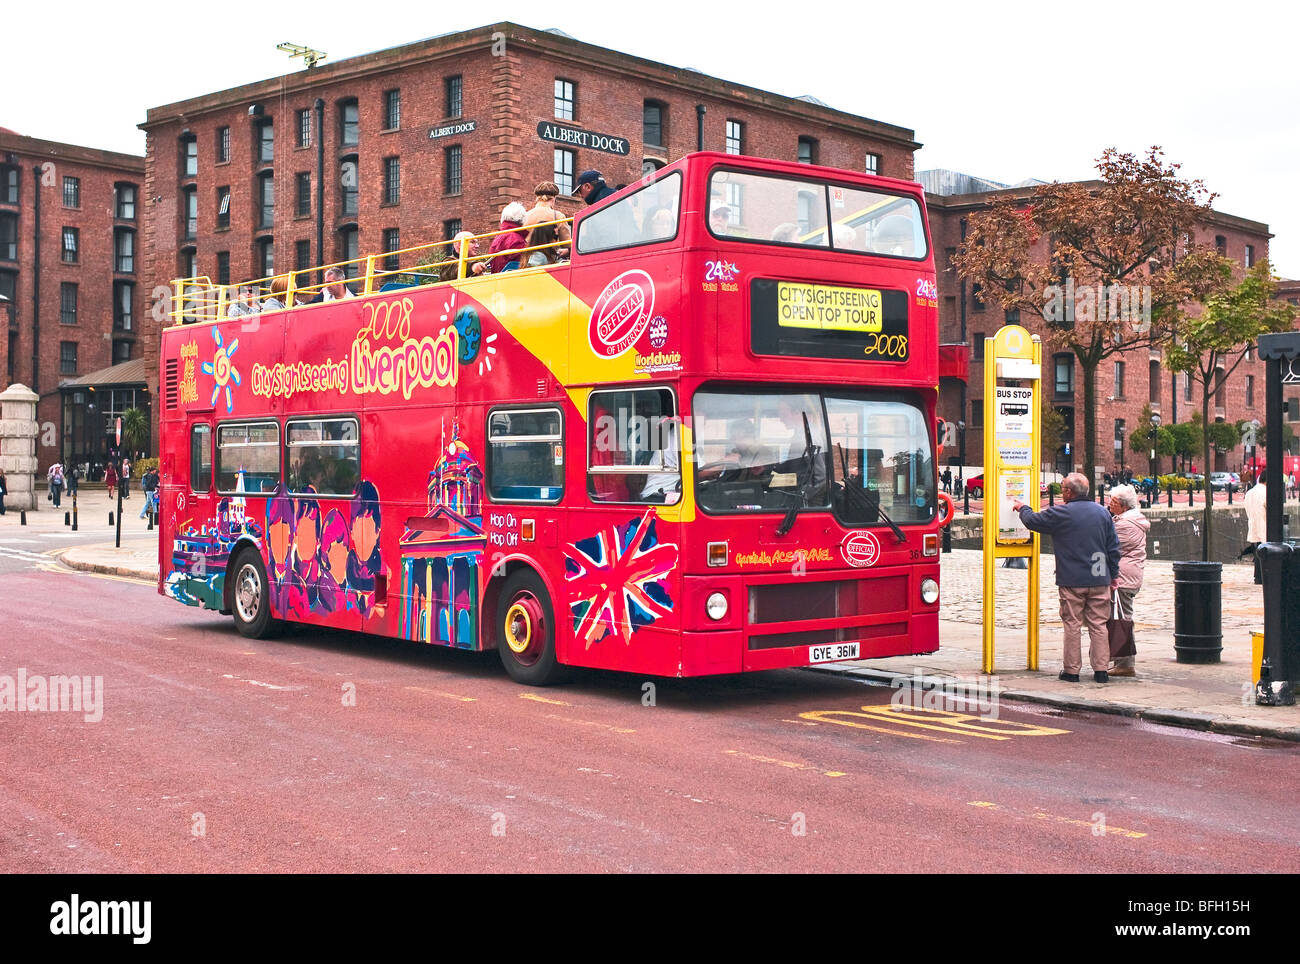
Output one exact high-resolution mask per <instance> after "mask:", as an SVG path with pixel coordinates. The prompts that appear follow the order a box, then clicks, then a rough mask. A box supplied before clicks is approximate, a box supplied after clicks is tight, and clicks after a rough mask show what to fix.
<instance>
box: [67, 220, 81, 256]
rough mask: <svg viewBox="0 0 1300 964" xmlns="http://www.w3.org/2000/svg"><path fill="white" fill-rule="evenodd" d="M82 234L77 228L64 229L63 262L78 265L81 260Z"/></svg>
mask: <svg viewBox="0 0 1300 964" xmlns="http://www.w3.org/2000/svg"><path fill="white" fill-rule="evenodd" d="M80 241H81V232H80V231H78V230H77V229H76V228H64V229H63V262H64V263H65V264H76V263H77V261H78V259H79V258H80V254H79V252H80V248H81V245H80Z"/></svg>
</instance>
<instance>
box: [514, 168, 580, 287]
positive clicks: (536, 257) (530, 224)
mask: <svg viewBox="0 0 1300 964" xmlns="http://www.w3.org/2000/svg"><path fill="white" fill-rule="evenodd" d="M559 193H560V189H559V188H558V187H556V186H555V182H554V181H542V182H541V183H540V184H538V185H537V187H535V188H533V196H534V198H536V202H535V203H534V204H533V208H532V210H531V211H529V212H528V214H527V215H526V216H525V217H524V230H525V231H527V232H528V247H530V248H532V247H536V246H537V245H539V244H552V243H555V242H557V241H565V242H567V241H569V240H570V238H571V237H572V232H571V231H570V230H569V226H568V225H567V224H556V225H550V226H547V227H543V228H536V227H534V225H537V224H545V223H546V222H548V221H558V220H560V219H561V218H562V217H564V215H562V214H561V213H560V212H559V211H558V210H556V208H555V198H556V197H557V196H558V195H559ZM567 257H568V250H567V249H565V248H558V247H557V248H548V249H547V250H545V251H534V252H533V253H532V254H530V255H529V256H528V265H529V267H535V266H537V265H541V264H548V263H552V262H555V261H557V260H564V259H566V258H567Z"/></svg>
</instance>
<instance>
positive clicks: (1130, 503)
mask: <svg viewBox="0 0 1300 964" xmlns="http://www.w3.org/2000/svg"><path fill="white" fill-rule="evenodd" d="M1110 497H1111V498H1112V499H1119V502H1120V505H1122V506H1123V507H1124V508H1126V509H1136V508H1137V507H1138V494H1137V490H1136V489H1135V488H1133V486H1131V485H1117V486H1115V487H1114V488H1113V489H1111V490H1110Z"/></svg>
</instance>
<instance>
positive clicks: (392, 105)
mask: <svg viewBox="0 0 1300 964" xmlns="http://www.w3.org/2000/svg"><path fill="white" fill-rule="evenodd" d="M401 126H402V92H401V91H400V90H386V91H384V130H386V131H395V130H397V129H398V128H399V127H401Z"/></svg>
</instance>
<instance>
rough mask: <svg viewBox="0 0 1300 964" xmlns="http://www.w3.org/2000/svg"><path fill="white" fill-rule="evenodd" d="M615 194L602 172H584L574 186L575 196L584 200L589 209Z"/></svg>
mask: <svg viewBox="0 0 1300 964" xmlns="http://www.w3.org/2000/svg"><path fill="white" fill-rule="evenodd" d="M613 193H614V189H613V188H612V187H610V186H609V185H608V184H606V183H605V178H604V175H602V174H601V173H600V171H583V172H582V173H581V174H579V175H578V181H577V183H576V184H574V185H573V196H574V197H577V198H582V200H583V201H584V202H586V204H587V206H588V207H590V206H591V205H593V204H599V203H600V202H601V201H603V200H605V198H607V197H609V196H610V195H611V194H613Z"/></svg>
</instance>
